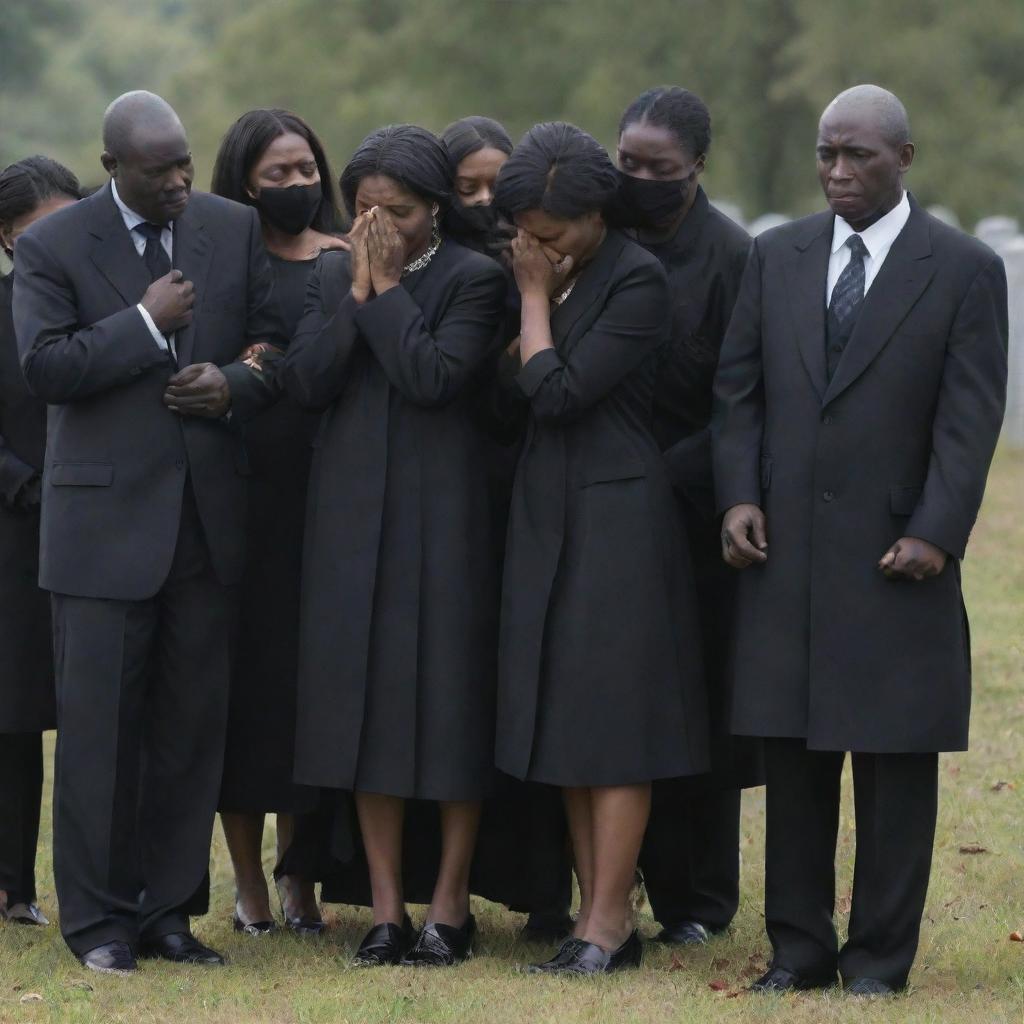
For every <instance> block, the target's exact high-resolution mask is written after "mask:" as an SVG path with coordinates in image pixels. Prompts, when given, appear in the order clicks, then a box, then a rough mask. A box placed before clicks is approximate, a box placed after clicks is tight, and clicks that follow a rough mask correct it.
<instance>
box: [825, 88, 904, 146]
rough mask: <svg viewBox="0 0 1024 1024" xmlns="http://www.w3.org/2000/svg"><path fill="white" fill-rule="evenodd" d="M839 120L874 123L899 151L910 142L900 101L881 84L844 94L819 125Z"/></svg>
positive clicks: (833, 102)
mask: <svg viewBox="0 0 1024 1024" xmlns="http://www.w3.org/2000/svg"><path fill="white" fill-rule="evenodd" d="M837 118H842V119H847V118H855V119H857V120H859V121H862V122H864V121H867V122H870V123H872V124H873V125H874V126H875V127H876V128H877V129H878V131H879V132H880V133H881V135H882V137H883V138H884V139H885V140H886V141H887V142H888V143H889V144H890V145H891V146H893V147H894V148H896V149H899V148H900V147H901V146H905V145H906V144H907V143H908V142H909V141H910V118H909V117H907V108H906V107H905V106H903V104H902V103H901V102H900V98H899V97H898V96H896V95H895V94H894V93H891V92H889V90H888V89H883V88H882V87H881V86H878V85H855V86H854V87H853V88H852V89H846V90H845V91H844V92H841V93H840V94H839V95H838V96H837V97H836V98H835V99H834V100H833V101H832V102H831V103H830V104H829V105H828V106H827V107H826V108H825V110H824V112H823V113H822V115H821V121H820V124H825V123H826V121H830V122H831V121H834V120H835V119H837Z"/></svg>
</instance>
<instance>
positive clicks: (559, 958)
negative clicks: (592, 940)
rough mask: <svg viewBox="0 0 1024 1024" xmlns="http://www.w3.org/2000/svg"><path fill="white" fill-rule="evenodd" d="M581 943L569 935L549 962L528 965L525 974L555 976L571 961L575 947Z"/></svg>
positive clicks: (580, 940) (581, 941)
mask: <svg viewBox="0 0 1024 1024" xmlns="http://www.w3.org/2000/svg"><path fill="white" fill-rule="evenodd" d="M582 943H583V940H582V939H577V938H574V937H573V936H571V935H570V936H569V938H567V939H566V940H565V941H564V942H563V943H562V944H561V946H559V947H558V952H557V953H556V954H555V955H554V956H553V957H552V958H551V959H550V960H545V961H544V962H543V963H542V964H530V965H529V966H528V967H527V968H526V973H527V974H557V973H558V971H559V968H561V967H564V966H565V964H567V963H568V962H569V961H570V960H571V959H572V956H573V954H574V953H575V952H576V947H577V946H579V945H581V944H582Z"/></svg>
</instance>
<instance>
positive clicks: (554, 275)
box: [512, 228, 573, 299]
mask: <svg viewBox="0 0 1024 1024" xmlns="http://www.w3.org/2000/svg"><path fill="white" fill-rule="evenodd" d="M572 262H573V261H572V257H571V256H563V257H562V259H561V260H559V262H558V263H552V262H551V261H550V260H549V259H548V257H547V255H546V254H545V252H544V249H543V247H542V246H541V244H540V242H538V241H537V239H536V237H535V236H534V235H531V234H530V233H529V232H528V231H524V230H523V229H522V228H520V229H519V231H518V233H517V234H516V237H515V238H513V239H512V271H513V273H514V274H515V275H516V284H517V285H518V286H519V293H520V294H521V295H523V296H524V297H525V296H526V295H530V294H543V295H544V297H545V298H547V299H550V298H551V296H552V295H554V294H555V293H556V292H558V291H559V290H560V289H561V288H563V287H564V286H565V282H566V280H567V279H568V277H569V273H570V271H571V270H572Z"/></svg>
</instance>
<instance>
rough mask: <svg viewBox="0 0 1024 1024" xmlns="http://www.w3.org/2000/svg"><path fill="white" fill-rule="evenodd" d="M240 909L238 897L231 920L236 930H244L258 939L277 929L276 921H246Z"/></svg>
mask: <svg viewBox="0 0 1024 1024" xmlns="http://www.w3.org/2000/svg"><path fill="white" fill-rule="evenodd" d="M238 911H239V906H238V899H237V897H236V899H235V915H234V918H233V919H232V922H231V926H232V928H234V930H235V931H236V932H244V933H245V934H246V935H251V936H252V937H253V938H254V939H258V938H260V937H261V936H263V935H269V934H270V933H271V932H276V931H277V922H276V921H273V920H270V921H250V922H248V923H246V922H245V921H243V920H242V915H241V914H240V913H239V912H238Z"/></svg>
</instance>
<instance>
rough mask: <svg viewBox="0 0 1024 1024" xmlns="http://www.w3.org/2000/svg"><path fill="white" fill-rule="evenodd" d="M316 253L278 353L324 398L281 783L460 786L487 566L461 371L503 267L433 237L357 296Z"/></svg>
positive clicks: (488, 544) (490, 633) (482, 481)
mask: <svg viewBox="0 0 1024 1024" xmlns="http://www.w3.org/2000/svg"><path fill="white" fill-rule="evenodd" d="M349 289H350V276H349V262H348V256H347V254H335V253H329V254H327V255H326V256H324V257H323V258H322V259H321V260H320V263H319V265H318V266H317V269H316V270H315V272H314V273H313V276H312V278H311V280H310V285H309V292H308V294H307V300H306V312H305V315H304V316H303V320H302V323H301V325H300V327H299V330H298V333H297V334H296V336H295V339H294V340H293V342H292V344H291V346H290V348H289V350H288V353H287V355H286V357H285V360H284V367H283V373H282V376H283V380H284V381H285V386H286V388H287V389H288V391H289V392H290V393H291V394H292V395H293V396H294V397H295V398H297V399H298V400H299V401H300V402H302V403H303V404H304V405H305V406H307V407H311V408H326V413H325V415H324V419H323V423H322V425H321V429H320V432H319V435H318V438H317V442H316V449H315V452H314V459H313V471H312V479H311V485H310V492H309V506H308V519H307V529H306V542H305V555H304V561H303V582H302V588H303V599H302V629H301V653H300V669H299V706H298V727H297V756H296V775H295V778H296V780H297V781H300V782H303V783H307V784H311V785H318V786H324V787H331V788H336V789H349V790H359V791H366V792H374V793H384V794H389V795H392V796H399V797H405V798H419V799H426V800H472V799H478V798H480V797H482V796H483V795H484V794H485V793H486V792H487V791H488V789H489V788H490V783H491V778H492V770H493V736H494V686H495V683H494V676H495V660H496V659H495V643H496V605H497V579H496V571H495V562H494V557H493V545H492V541H491V536H490V529H491V520H490V510H489V503H488V491H487V479H486V466H485V455H484V447H483V445H482V442H481V439H480V437H479V434H478V432H477V430H476V429H475V427H474V425H473V422H472V415H471V410H470V400H469V395H470V385H471V383H472V382H473V380H474V377H475V374H476V372H477V371H478V369H479V368H480V367H481V366H482V365H483V364H484V362H485V361H486V360H487V359H488V357H489V356H490V355H491V353H492V352H493V351H494V346H495V344H496V338H497V331H498V326H499V323H500V320H501V317H502V311H503V303H504V300H505V277H504V274H503V273H502V271H501V269H500V268H499V267H498V265H497V264H496V263H494V261H493V260H490V259H488V258H487V257H485V256H481V255H479V254H478V253H475V252H472V251H470V250H468V249H465V248H463V247H462V246H459V245H457V244H456V243H454V242H451V241H448V240H446V241H445V242H443V243H442V245H441V247H440V249H439V250H438V252H437V253H436V255H435V256H434V257H433V259H432V260H431V262H430V263H429V264H428V265H427V267H426V268H424V269H423V270H420V271H417V272H415V273H412V274H409V275H408V276H406V277H405V278H403V280H402V283H401V285H400V286H399V287H396V288H393V289H391V290H389V291H388V292H386V293H385V294H383V295H381V296H378V297H376V298H373V299H371V300H370V301H369V302H367V303H365V304H364V305H362V306H361V307H360V306H357V305H356V303H355V302H354V300H353V299H352V297H351V294H350V290H349Z"/></svg>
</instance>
